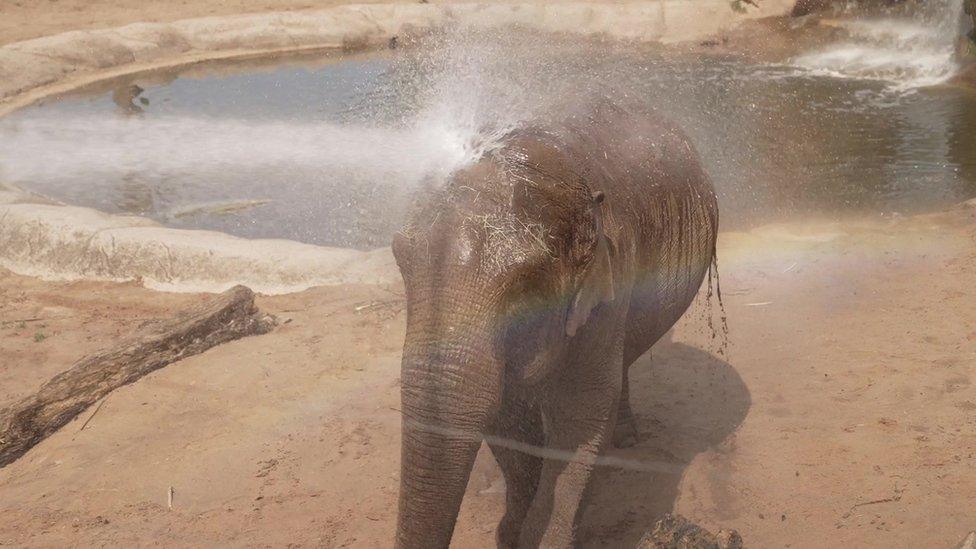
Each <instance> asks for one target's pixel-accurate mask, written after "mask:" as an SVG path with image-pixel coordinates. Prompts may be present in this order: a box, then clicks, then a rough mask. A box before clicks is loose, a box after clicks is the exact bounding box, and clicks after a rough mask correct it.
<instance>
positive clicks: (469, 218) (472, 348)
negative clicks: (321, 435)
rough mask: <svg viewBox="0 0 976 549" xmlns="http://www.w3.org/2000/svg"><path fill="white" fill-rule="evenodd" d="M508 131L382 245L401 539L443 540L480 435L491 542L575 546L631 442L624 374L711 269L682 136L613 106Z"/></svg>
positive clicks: (643, 111) (707, 231) (704, 221)
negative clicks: (598, 468) (490, 494)
mask: <svg viewBox="0 0 976 549" xmlns="http://www.w3.org/2000/svg"><path fill="white" fill-rule="evenodd" d="M552 112H553V113H556V114H550V115H547V116H545V117H543V116H539V117H538V119H535V120H530V121H527V122H525V123H523V124H521V125H519V126H518V127H517V128H516V129H514V130H512V131H510V132H509V133H507V134H505V137H504V138H503V139H502V140H501V141H500V142H499V143H498V144H497V146H495V147H493V148H491V149H490V150H488V151H487V152H485V153H484V154H483V155H482V156H481V158H480V159H477V160H476V161H473V162H471V163H469V164H468V165H466V166H465V167H462V168H460V169H457V170H456V171H455V172H454V173H453V174H451V175H450V176H449V177H448V178H447V180H446V181H444V182H443V183H442V184H440V185H438V186H436V187H433V188H430V189H427V190H425V191H423V192H421V193H419V196H418V197H417V198H416V199H415V200H414V203H413V206H412V207H411V209H410V210H409V212H410V213H409V215H408V219H407V221H406V222H405V224H404V226H403V228H402V229H401V230H400V231H399V232H398V233H396V234H395V235H394V237H393V244H392V249H393V253H394V256H395V259H396V263H397V265H398V267H399V269H400V272H401V274H402V276H403V280H404V287H405V295H406V311H407V326H406V335H405V339H404V346H403V356H402V364H401V377H400V390H401V402H402V442H401V472H400V492H399V502H398V505H399V508H398V520H397V529H396V542H395V546H396V547H399V548H403V549H407V548H420V547H423V548H432V547H434V548H437V547H448V546H449V544H450V542H451V538H452V535H453V532H454V526H455V522H456V520H457V515H458V511H459V508H460V505H461V501H462V499H463V497H464V492H465V489H466V485H467V483H468V479H469V476H470V474H471V469H472V467H473V463H474V460H475V456H476V454H477V452H478V450H479V449H480V447H481V444H482V443H483V442H487V443H488V445H489V447H490V449H491V451H492V454H493V456H494V458H495V460H496V461H497V462H498V465H499V466H500V468H501V471H502V474H503V476H504V480H505V485H506V496H505V503H506V508H505V514H504V517H503V519H502V520H501V522H500V524H499V525H498V529H497V532H496V542H497V544H498V546H500V547H539V546H542V547H567V546H572V545H573V544H574V537H575V530H576V527H577V524H578V521H579V517H580V515H581V511H582V509H583V507H584V499H585V498H584V495H585V491H586V488H587V484H588V482H589V480H590V477H591V475H592V472H593V468H594V465H595V464H596V463H597V461H598V457H599V456H600V454H601V453H602V452H603V451H604V450H605V449H606V448H607V447H608V445H610V444H611V443H614V442H615V443H617V444H618V445H625V444H627V443H629V442H633V441H634V437H635V436H636V435H637V433H636V429H635V426H634V418H633V414H632V413H631V408H630V403H629V392H628V380H627V372H628V368H629V366H630V365H631V364H632V363H633V362H634V361H635V360H636V359H637V358H638V357H640V356H641V355H642V354H644V353H645V352H647V351H648V350H649V349H650V347H651V346H652V345H653V344H654V342H655V341H657V340H658V339H659V338H660V337H661V336H662V335H663V334H665V332H667V331H668V330H669V329H670V328H671V326H672V325H673V324H674V323H675V322H676V321H677V320H678V318H679V317H680V316H681V315H682V314H684V312H685V310H686V309H687V308H688V307H689V306H690V304H691V302H692V301H693V299H694V297H695V295H696V294H697V293H698V291H699V289H700V287H701V286H702V283H703V280H704V277H705V274H706V273H707V272H709V269H711V268H712V265H713V262H714V257H715V241H716V234H717V230H718V204H717V199H716V195H715V192H714V189H713V188H712V184H711V181H710V179H709V177H708V176H707V174H706V173H705V171H704V169H703V167H702V165H701V162H700V161H699V157H698V153H697V152H696V149H695V148H694V146H693V145H692V143H691V142H690V141H689V139H688V137H686V135H685V134H684V133H683V132H682V131H681V130H680V129H679V128H678V127H677V126H676V125H674V124H673V123H671V122H669V121H668V120H667V119H666V118H665V117H664V116H663V115H661V114H660V113H658V112H657V110H656V109H654V108H651V107H648V106H646V105H644V104H643V103H642V102H639V101H637V100H635V99H627V98H626V97H625V96H620V97H616V96H612V95H608V94H604V95H602V96H600V97H598V98H596V99H593V100H579V101H577V102H570V103H568V104H567V105H566V106H565V107H561V108H559V109H553V111H552Z"/></svg>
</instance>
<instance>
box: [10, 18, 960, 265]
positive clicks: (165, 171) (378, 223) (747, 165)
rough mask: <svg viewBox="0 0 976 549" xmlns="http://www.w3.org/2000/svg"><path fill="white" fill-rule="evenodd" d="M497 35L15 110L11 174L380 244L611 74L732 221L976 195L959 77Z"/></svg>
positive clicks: (183, 76) (222, 219) (176, 220)
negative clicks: (699, 162)
mask: <svg viewBox="0 0 976 549" xmlns="http://www.w3.org/2000/svg"><path fill="white" fill-rule="evenodd" d="M495 38H497V37H492V39H490V40H489V39H486V38H485V37H483V36H481V37H464V40H463V44H464V47H459V45H458V42H457V40H458V39H456V38H455V39H453V42H452V41H446V42H438V43H435V44H427V45H422V46H420V47H418V48H413V49H408V50H406V51H400V52H393V53H383V54H376V55H367V56H355V57H350V58H338V59H337V58H334V57H324V56H323V57H321V58H309V57H307V56H306V57H303V58H302V59H301V60H300V61H293V62H287V63H278V64H275V65H272V66H270V67H269V66H266V65H265V66H259V67H250V66H243V67H242V66H237V67H231V68H228V67H227V66H219V65H213V66H202V67H201V66H197V67H194V68H193V69H192V70H188V71H183V72H175V73H173V72H171V73H167V74H165V75H162V76H161V75H159V74H156V75H140V76H136V77H132V78H130V79H127V80H121V81H116V82H114V83H113V87H112V88H111V89H102V90H100V91H95V92H89V93H87V94H81V95H72V96H69V97H63V98H58V99H56V100H51V101H47V102H45V103H44V104H41V105H37V106H34V107H31V108H28V109H25V110H23V111H20V112H18V113H15V114H14V115H11V116H9V117H7V118H5V119H3V120H0V143H2V145H0V178H3V179H4V180H7V181H11V182H13V183H16V184H19V185H21V186H24V187H26V188H28V189H30V190H32V191H36V192H39V193H42V194H44V195H48V196H50V197H53V198H56V199H58V200H62V201H64V202H68V203H72V204H80V205H85V206H91V207H95V208H98V209H101V210H105V211H110V212H130V213H136V214H140V215H146V216H149V217H152V218H154V219H157V220H160V221H161V222H163V223H165V224H167V225H170V226H174V227H185V228H204V229H214V230H220V231H225V232H229V233H232V234H237V235H241V236H246V237H277V238H288V239H295V240H300V241H304V242H310V243H315V244H323V245H335V246H352V247H357V248H367V249H368V248H372V247H377V246H383V245H387V243H388V241H389V238H390V235H391V234H392V232H393V231H394V230H395V229H396V227H398V225H399V223H400V221H401V220H402V216H403V211H404V205H405V204H406V196H407V195H408V194H409V192H410V191H411V190H413V189H415V188H417V187H418V186H420V185H422V184H424V183H425V182H430V181H434V180H437V179H439V178H443V177H444V176H445V175H446V174H447V173H449V172H450V171H451V170H452V169H455V168H456V167H457V166H460V165H463V164H464V163H465V162H467V161H470V160H471V158H473V157H475V156H477V155H478V154H479V152H480V151H481V150H483V148H484V147H486V146H491V143H492V140H493V139H495V138H497V136H498V135H503V134H504V132H505V131H506V130H507V129H510V128H511V127H515V126H517V125H518V124H519V123H520V122H521V121H523V120H525V119H528V118H532V117H540V116H552V117H555V116H557V115H558V113H553V112H547V107H548V106H549V105H551V104H554V103H555V102H554V101H553V100H552V99H553V98H554V97H557V96H561V97H565V96H566V94H579V95H581V96H582V95H583V94H582V92H581V90H582V89H583V88H584V87H585V88H591V87H600V86H604V87H613V88H615V89H617V90H626V91H627V92H628V93H630V94H634V95H637V96H638V97H640V98H642V99H643V100H644V101H646V102H648V103H649V104H652V105H654V106H656V107H657V108H659V109H661V110H663V111H664V112H666V113H668V114H669V115H670V116H671V117H672V118H674V119H675V120H676V121H678V122H679V123H680V124H681V125H682V126H683V127H684V128H685V129H686V130H687V131H688V133H689V134H690V135H691V136H692V138H693V140H694V142H695V143H696V145H697V146H698V148H699V150H700V153H701V156H702V158H703V159H704V161H705V164H706V166H707V168H708V170H709V172H710V174H711V175H712V178H713V180H714V182H715V185H716V187H717V189H718V192H719V195H720V200H721V208H722V210H721V214H722V223H723V226H724V227H725V228H726V229H728V228H742V227H748V226H752V225H756V224H760V223H766V222H770V221H776V220H783V219H797V218H803V217H821V218H823V217H827V218H836V217H844V216H851V215H857V216H864V215H869V216H877V215H890V214H893V213H904V214H908V213H914V212H920V211H927V210H932V209H938V208H943V207H945V206H947V205H950V204H954V203H956V202H959V201H962V200H965V199H968V198H971V197H973V196H976V155H974V154H973V151H976V101H974V98H973V96H972V95H970V94H967V93H966V92H963V91H960V90H956V89H953V88H948V87H928V88H924V87H923V88H912V87H909V88H906V87H904V86H892V84H891V82H890V81H886V80H885V79H883V78H874V77H871V78H868V77H865V78H861V77H859V76H858V75H857V74H854V75H851V74H845V75H841V76H842V77H839V76H838V75H830V74H826V73H824V72H823V71H817V70H812V69H810V68H809V67H804V66H803V64H802V63H797V64H796V65H795V66H786V65H783V66H764V65H754V64H749V63H746V62H743V61H740V60H736V59H732V58H718V57H696V56H676V55H674V54H666V53H663V52H661V51H657V50H653V49H647V48H637V47H626V46H619V45H617V46H608V45H605V44H604V45H601V44H584V45H580V44H578V43H569V42H562V41H558V40H556V39H549V38H544V39H543V38H539V37H533V38H526V37H524V36H516V38H515V39H512V40H497V39H495ZM540 41H542V42H540ZM542 46H544V47H542Z"/></svg>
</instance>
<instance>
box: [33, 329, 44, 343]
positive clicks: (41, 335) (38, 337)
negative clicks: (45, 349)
mask: <svg viewBox="0 0 976 549" xmlns="http://www.w3.org/2000/svg"><path fill="white" fill-rule="evenodd" d="M45 339H47V336H46V335H44V332H34V343H40V342H42V341H44V340H45Z"/></svg>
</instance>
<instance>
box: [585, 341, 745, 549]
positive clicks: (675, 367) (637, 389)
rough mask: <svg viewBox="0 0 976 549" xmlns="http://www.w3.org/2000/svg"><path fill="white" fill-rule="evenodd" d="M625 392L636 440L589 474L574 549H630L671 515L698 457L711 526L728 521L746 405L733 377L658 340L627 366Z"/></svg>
mask: <svg viewBox="0 0 976 549" xmlns="http://www.w3.org/2000/svg"><path fill="white" fill-rule="evenodd" d="M652 356H653V360H652V359H651V357H652ZM630 391H631V398H630V402H631V407H632V409H633V411H634V413H635V415H636V416H637V428H638V431H639V433H640V440H639V442H638V443H637V444H636V445H635V446H633V447H631V448H623V449H611V450H610V451H609V452H608V454H607V455H608V457H611V458H614V459H612V460H611V462H610V463H609V464H608V465H605V466H600V467H598V468H597V470H596V471H595V474H594V479H593V482H592V485H591V489H590V494H589V504H588V506H587V509H586V512H585V514H584V515H583V517H582V522H581V524H580V531H579V541H580V544H581V545H582V546H583V547H608V546H610V547H635V546H636V544H637V542H638V541H639V540H640V538H641V536H643V535H644V534H645V533H646V532H648V531H650V530H651V528H652V526H653V524H654V522H655V521H656V520H657V519H658V518H660V516H661V515H663V514H664V513H666V512H669V511H671V510H672V508H673V507H674V504H675V502H676V500H677V498H678V495H679V484H680V483H681V481H682V478H683V476H684V475H685V472H686V470H687V468H688V465H689V464H691V462H692V460H693V459H694V458H695V457H696V456H698V455H699V454H702V453H707V455H706V456H703V457H704V458H705V459H708V460H709V461H708V466H707V469H708V471H707V477H706V478H705V480H704V482H705V483H706V485H707V490H705V492H706V494H705V495H704V496H705V497H706V498H707V499H708V504H709V505H710V506H712V507H713V508H714V510H715V513H716V516H717V518H719V519H723V520H729V519H732V518H734V517H735V511H734V508H735V501H734V499H735V498H734V496H733V495H732V494H731V493H730V492H729V490H728V480H729V479H730V478H731V474H732V472H731V465H730V463H729V461H730V460H729V455H730V454H731V453H732V452H733V451H734V445H735V438H734V436H731V435H733V433H734V432H735V430H736V429H737V428H738V426H739V425H740V424H741V423H742V421H743V419H745V417H746V414H747V413H748V411H749V407H750V405H751V399H750V395H749V390H748V388H747V387H746V385H745V383H744V382H743V381H742V378H740V377H739V375H738V373H736V371H735V370H734V369H733V368H732V366H731V365H730V364H729V363H727V362H725V361H724V360H722V359H720V358H717V357H716V356H714V355H711V354H709V353H707V352H705V351H702V350H700V349H697V348H695V347H692V346H689V345H686V344H683V343H675V342H672V341H669V340H662V341H660V342H659V343H658V344H657V345H655V346H654V348H653V350H652V352H651V353H648V354H645V355H644V356H643V357H641V358H640V359H638V360H637V362H635V363H634V364H633V366H631V369H630ZM696 495H701V494H696Z"/></svg>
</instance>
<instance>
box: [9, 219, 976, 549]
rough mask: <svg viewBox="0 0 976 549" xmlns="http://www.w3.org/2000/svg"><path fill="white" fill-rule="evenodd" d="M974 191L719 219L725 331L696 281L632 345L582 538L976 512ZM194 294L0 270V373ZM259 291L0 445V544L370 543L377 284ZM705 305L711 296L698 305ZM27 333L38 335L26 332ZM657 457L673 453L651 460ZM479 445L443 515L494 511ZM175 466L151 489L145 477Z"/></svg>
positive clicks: (391, 382) (383, 461)
mask: <svg viewBox="0 0 976 549" xmlns="http://www.w3.org/2000/svg"><path fill="white" fill-rule="evenodd" d="M974 243H976V208H972V207H971V208H960V209H957V210H954V211H952V212H949V213H946V214H939V215H930V216H922V217H916V218H911V219H901V220H895V221H891V222H888V223H879V222H864V223H854V222H852V223H845V224H838V223H808V224H803V225H796V224H792V225H775V226H766V227H762V228H760V229H756V230H754V231H751V232H749V233H723V234H722V238H721V249H720V252H719V253H720V257H721V268H722V284H723V289H724V290H725V306H726V309H727V312H728V317H729V327H730V340H731V347H730V349H729V352H728V354H727V355H724V356H723V355H719V354H717V353H716V352H715V351H716V349H717V348H718V345H717V343H716V342H715V341H713V340H712V338H711V332H710V331H709V330H707V329H706V325H705V321H704V316H705V315H704V309H703V308H702V307H701V306H699V307H697V308H696V309H695V310H693V311H691V312H690V313H689V314H688V315H687V317H686V319H685V320H683V321H682V322H681V324H680V325H679V327H678V329H677V330H676V331H675V333H674V335H673V338H672V339H671V340H670V341H667V342H662V343H661V344H659V345H658V347H657V348H656V349H655V350H654V351H653V355H654V356H653V358H651V357H644V358H643V359H641V361H640V364H638V365H637V366H635V368H634V376H635V379H634V389H633V390H634V403H635V408H636V412H637V414H638V422H639V428H640V431H641V433H642V440H641V442H640V444H638V446H636V447H635V448H631V449H627V450H614V451H613V455H615V456H617V457H620V458H624V459H626V460H630V462H631V463H637V464H645V465H648V466H649V467H646V468H644V467H640V466H638V467H636V468H634V469H629V470H627V469H613V468H607V469H602V470H601V471H600V475H599V480H598V482H597V485H596V488H595V495H594V503H593V506H592V507H591V508H590V510H589V511H588V513H587V515H586V518H585V525H584V528H583V532H582V539H583V542H584V546H588V547H596V546H626V544H630V543H631V542H634V541H636V539H637V538H638V537H639V536H640V534H641V533H642V532H643V530H644V528H646V527H647V526H649V525H650V524H652V522H653V519H654V517H656V516H657V515H659V514H660V513H663V512H664V511H667V510H671V509H672V508H674V509H675V510H676V511H677V512H679V513H682V514H684V515H687V516H689V518H692V519H694V520H696V521H699V522H701V524H702V525H703V526H706V527H708V528H710V529H713V530H717V529H719V528H721V527H734V528H737V529H739V530H740V531H741V532H742V534H743V536H744V537H745V539H746V541H747V543H748V544H749V545H750V546H753V547H782V546H786V545H790V546H791V547H822V546H824V545H831V546H845V547H864V546H914V547H922V546H927V547H950V546H952V544H954V543H956V542H958V541H959V540H960V539H962V537H963V536H964V535H965V534H966V533H967V532H968V531H970V530H973V529H974V528H976V522H974V521H976V518H974V517H973V516H972V513H971V510H972V509H973V508H976V481H974V479H973V476H972V475H971V471H972V469H973V467H974V466H976V453H974V452H976V420H974V419H973V418H974V415H973V411H974V410H976V388H974V386H973V384H972V383H973V377H974V375H976V310H974V309H973V307H972V301H971V297H970V296H971V292H972V288H973V286H974V285H976V246H974ZM194 299H196V297H195V296H193V295H187V294H182V295H174V294H166V293H156V292H151V291H148V290H144V289H142V288H139V287H136V286H135V285H132V284H125V285H119V284H111V283H44V282H39V281H37V280H34V279H30V278H25V277H20V276H17V275H12V274H9V273H5V274H3V275H2V276H0V312H2V316H3V319H4V321H7V320H8V319H9V320H16V319H33V318H38V319H41V320H36V321H35V320H29V321H28V320H25V324H23V325H21V324H19V323H18V322H12V323H5V324H4V325H3V327H2V329H0V348H2V349H3V350H4V353H3V356H4V360H3V362H2V366H0V395H2V398H3V399H4V400H9V399H10V398H13V397H14V396H16V395H17V394H22V393H23V392H24V391H27V390H30V387H31V386H33V385H36V384H37V383H40V382H41V381H42V380H43V379H45V378H46V377H47V376H49V375H51V373H53V372H55V371H57V370H58V369H60V368H63V367H65V366H66V365H68V364H69V363H70V362H71V361H72V360H74V359H75V358H77V357H79V356H81V355H83V354H85V353H87V352H90V351H92V350H94V349H97V348H99V347H101V346H103V345H104V344H106V343H107V342H108V341H110V340H112V339H113V338H115V337H117V335H118V334H119V333H121V332H123V331H124V330H126V328H127V326H129V325H131V324H132V323H135V322H139V321H141V320H143V319H146V318H151V317H155V316H162V315H167V314H171V313H172V312H173V311H174V310H177V309H178V308H180V307H181V306H184V305H185V304H187V303H189V302H192V301H193V300H194ZM259 305H260V306H261V307H262V308H263V309H265V310H267V311H268V312H271V313H274V314H276V315H278V316H279V317H281V319H282V320H290V321H289V322H288V323H286V324H283V325H282V326H281V327H280V328H279V329H278V330H276V331H275V332H273V333H272V334H269V335H266V336H260V337H254V338H248V339H245V340H241V341H236V342H233V343H230V344H228V345H225V346H222V347H219V348H217V349H213V350H211V351H209V352H207V353H205V354H203V355H200V356H197V357H193V358H190V359H188V360H185V361H182V362H179V363H176V364H174V365H171V366H169V367H167V368H165V369H164V370H161V371H159V372H156V373H154V374H152V375H150V376H148V377H146V378H144V379H142V380H140V381H139V382H137V383H135V384H134V385H131V386H128V387H126V388H123V389H121V390H118V391H116V392H115V393H113V394H112V395H111V396H109V397H108V399H107V401H106V402H105V404H104V406H103V407H102V408H101V409H100V410H99V412H98V413H97V415H96V416H95V417H94V418H93V419H92V420H91V421H90V422H89V423H88V426H87V427H86V428H85V429H84V430H83V431H80V430H79V428H80V426H81V425H82V423H83V422H84V420H85V419H87V417H88V414H87V413H85V414H82V415H81V417H80V418H79V420H76V421H75V422H73V423H71V424H69V425H68V426H67V427H65V428H64V429H62V430H61V432H59V433H57V434H56V435H54V436H53V437H51V438H50V439H48V440H46V441H44V442H43V443H41V444H40V445H38V446H37V447H36V448H34V449H33V450H32V451H31V452H30V453H28V454H27V455H26V456H25V457H24V458H22V459H21V460H20V461H19V462H17V463H15V464H13V465H11V466H9V467H7V468H5V469H2V470H0V492H2V493H3V494H4V497H3V498H2V500H0V543H3V544H12V545H21V544H29V545H63V544H69V543H70V544H81V545H91V544H110V545H126V544H150V543H160V544H164V545H188V544H193V545H201V544H202V545H212V544H224V545H226V544H236V545H243V544H248V545H264V544H270V545H285V544H286V543H298V544H304V545H324V546H329V547H340V546H359V547H375V546H385V545H388V543H389V540H390V539H391V536H392V531H393V527H394V521H395V500H396V491H397V486H398V482H397V471H398V465H397V463H398V456H399V412H398V409H399V402H398V401H399V396H398V395H399V390H398V386H397V384H398V375H399V365H398V362H399V349H400V344H401V338H402V334H403V329H404V314H403V298H402V294H401V290H400V288H399V286H398V285H386V286H342V287H333V288H318V289H313V290H309V291H306V292H302V293H299V294H291V295H284V296H276V297H265V298H262V299H261V300H260V302H259ZM715 312H717V311H715ZM37 334H43V337H38V336H37ZM661 466H663V468H664V469H671V470H673V472H671V473H656V472H648V471H647V470H645V469H649V470H654V469H661V468H662V467H661ZM500 482H501V481H500V476H499V473H498V471H497V469H496V468H495V466H494V465H493V463H492V462H491V460H490V458H488V457H487V456H481V458H479V463H478V466H477V469H476V471H475V473H474V475H473V477H472V482H471V485H470V486H469V490H468V496H467V498H466V500H465V504H464V509H463V511H462V514H461V519H460V523H459V527H458V532H457V543H456V546H458V547H483V546H484V545H485V543H486V541H487V540H489V539H490V538H491V535H492V531H493V528H494V525H495V523H496V521H497V519H498V517H499V514H500V512H501V510H502V502H503V497H504V496H503V488H502V485H501V483H500ZM170 486H172V487H173V488H174V490H175V499H174V506H173V509H172V510H170V509H167V491H168V489H169V487H170Z"/></svg>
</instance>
